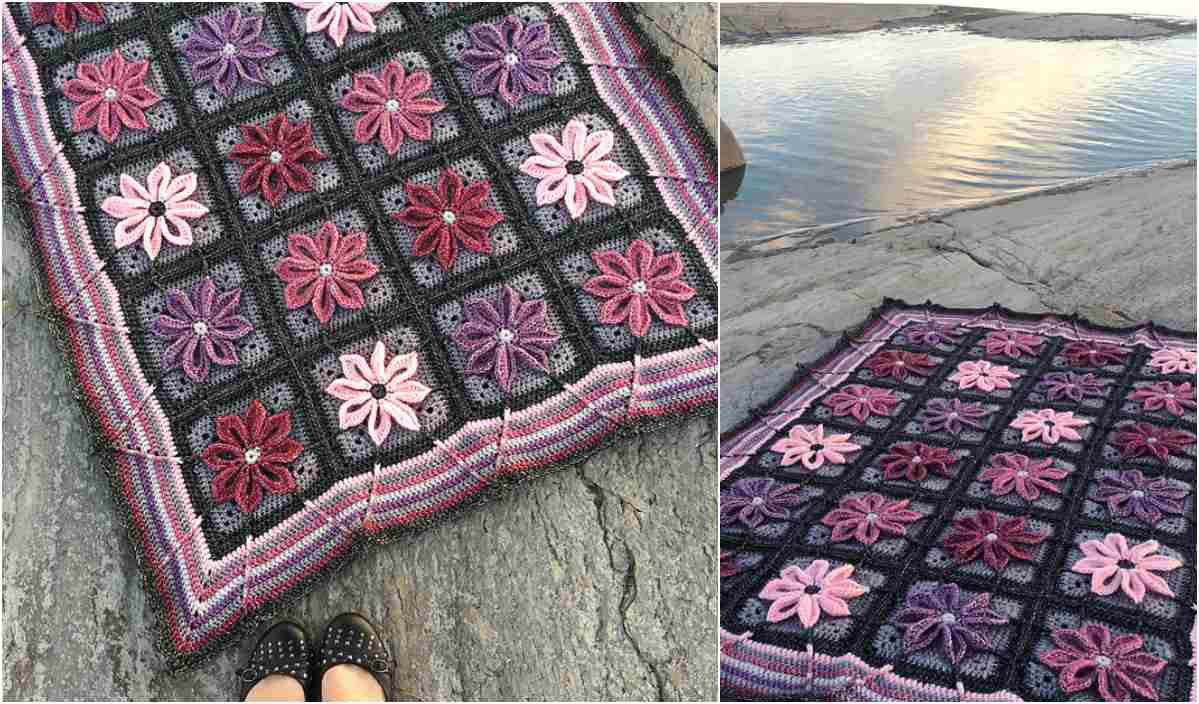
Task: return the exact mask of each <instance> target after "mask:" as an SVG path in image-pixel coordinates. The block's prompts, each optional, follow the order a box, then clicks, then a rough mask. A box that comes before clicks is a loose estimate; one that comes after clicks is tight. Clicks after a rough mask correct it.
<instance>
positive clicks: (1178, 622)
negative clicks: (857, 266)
mask: <svg viewBox="0 0 1199 704" xmlns="http://www.w3.org/2000/svg"><path fill="white" fill-rule="evenodd" d="M1195 348H1196V345H1195V335H1194V333H1183V332H1178V331H1174V330H1168V329H1164V328H1161V327H1158V326H1155V325H1152V324H1149V325H1144V326H1139V327H1134V328H1126V329H1114V328H1107V327H1102V326H1099V325H1093V324H1089V323H1087V322H1085V321H1083V320H1080V319H1078V318H1076V317H1059V316H1053V315H1026V314H1020V313H1013V312H1011V311H1006V310H1004V309H1001V308H999V307H994V308H990V309H985V310H955V309H948V308H942V307H939V306H934V305H932V304H927V305H922V306H910V305H906V304H903V303H900V302H897V301H888V302H886V303H884V305H883V306H882V307H881V308H880V309H878V310H877V311H875V313H874V314H873V315H872V316H871V318H870V319H869V320H867V321H866V322H865V323H864V324H862V325H861V326H860V327H858V328H856V329H855V330H854V331H852V332H851V333H849V334H848V335H847V336H846V337H845V338H844V339H843V340H842V342H841V343H840V344H839V345H838V346H837V347H836V348H835V349H834V350H832V351H831V352H830V353H829V354H828V355H826V356H825V357H824V358H822V359H821V360H820V361H818V362H817V363H816V364H814V365H812V366H810V367H806V368H803V369H801V370H800V371H799V373H798V374H797V376H796V379H795V381H794V384H793V386H792V387H791V388H789V389H787V390H785V391H784V393H783V394H782V395H781V396H779V397H778V398H777V399H775V400H774V401H773V402H771V403H770V404H768V405H767V406H765V407H764V408H763V410H761V411H760V412H758V413H757V415H756V417H755V418H753V419H751V420H750V421H748V422H747V423H746V424H745V425H744V426H743V427H742V428H741V429H740V430H739V431H735V432H734V433H732V434H731V436H730V437H728V438H726V439H725V440H724V442H723V445H722V448H721V506H720V522H721V552H720V571H721V626H722V632H721V643H722V666H721V689H722V693H723V696H724V698H726V699H771V698H798V699H807V700H814V699H829V700H845V701H853V700H858V701H862V700H867V701H875V700H880V699H883V700H886V699H891V700H926V701H927V700H944V701H949V700H953V701H958V700H962V699H968V700H972V701H974V700H977V701H999V700H1018V699H1027V700H1056V701H1064V700H1076V699H1079V700H1092V701H1093V700H1100V699H1103V700H1109V701H1118V700H1120V701H1122V700H1128V699H1129V698H1130V697H1131V698H1133V699H1139V700H1140V699H1148V700H1153V699H1156V700H1163V701H1164V700H1171V701H1181V700H1183V699H1185V698H1186V697H1188V696H1192V697H1193V691H1192V687H1193V685H1194V681H1195V677H1194V671H1193V669H1192V668H1193V664H1194V657H1195V655H1194V644H1193V638H1194V628H1195V609H1194V607H1195V483H1196V475H1195V472H1196V467H1195V440H1196V438H1195Z"/></svg>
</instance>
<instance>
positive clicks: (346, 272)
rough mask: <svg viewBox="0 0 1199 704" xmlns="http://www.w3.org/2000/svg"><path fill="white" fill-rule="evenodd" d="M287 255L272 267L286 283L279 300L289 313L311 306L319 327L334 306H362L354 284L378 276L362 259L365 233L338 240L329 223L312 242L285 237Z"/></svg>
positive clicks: (301, 236) (376, 269) (363, 300)
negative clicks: (281, 297) (319, 323)
mask: <svg viewBox="0 0 1199 704" xmlns="http://www.w3.org/2000/svg"><path fill="white" fill-rule="evenodd" d="M287 252H288V256H286V257H284V258H282V259H280V260H279V261H278V263H276V264H275V274H276V275H277V276H278V277H279V278H280V279H282V280H283V283H284V284H286V286H285V287H284V289H283V301H284V303H285V304H286V305H287V307H288V309H289V310H295V309H296V308H303V307H304V306H306V305H310V304H311V306H312V312H313V313H315V314H316V319H317V320H319V321H321V323H322V324H324V323H327V322H329V319H330V318H332V317H333V311H334V310H335V309H336V308H337V307H338V306H341V307H342V308H346V309H350V310H356V309H358V308H361V307H362V306H363V305H365V303H366V298H365V297H364V296H363V295H362V289H360V288H359V287H358V284H360V283H361V282H363V281H367V280H368V279H370V278H371V277H373V276H374V275H375V274H377V273H379V267H377V266H375V264H374V263H372V262H371V261H370V260H368V259H367V258H366V257H365V256H364V254H365V253H366V233H365V232H349V233H346V235H345V236H344V237H342V235H341V233H340V232H338V231H337V225H335V224H334V223H333V222H327V223H325V224H324V225H321V229H320V230H318V231H317V234H316V238H315V239H314V238H312V237H311V236H309V235H307V234H303V233H297V234H294V235H291V236H289V237H288V238H287Z"/></svg>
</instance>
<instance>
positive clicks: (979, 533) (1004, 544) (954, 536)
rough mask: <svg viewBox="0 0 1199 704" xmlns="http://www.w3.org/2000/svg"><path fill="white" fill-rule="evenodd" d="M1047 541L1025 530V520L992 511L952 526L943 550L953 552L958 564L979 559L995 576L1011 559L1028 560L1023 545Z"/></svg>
mask: <svg viewBox="0 0 1199 704" xmlns="http://www.w3.org/2000/svg"><path fill="white" fill-rule="evenodd" d="M1046 537H1048V536H1046V535H1045V534H1043V533H1034V532H1033V531H1031V530H1028V529H1026V528H1025V527H1024V518H1023V517H1017V518H1006V519H1002V520H1000V518H999V516H998V515H996V514H995V513H993V512H991V511H979V512H978V513H976V514H974V515H973V516H963V517H961V518H958V519H956V520H955V521H954V522H953V529H952V530H951V531H950V533H949V535H948V536H946V537H945V547H947V548H949V549H950V550H952V551H953V556H954V557H955V558H956V559H957V561H958V562H973V561H974V560H976V559H978V557H979V556H980V555H981V556H982V558H983V561H984V562H986V563H987V565H989V566H990V567H991V569H993V570H995V571H996V572H998V571H1000V570H1002V569H1003V568H1004V567H1007V565H1008V562H1009V561H1010V560H1011V558H1013V557H1014V558H1016V559H1017V560H1025V561H1028V560H1031V559H1032V553H1031V552H1029V551H1028V550H1027V549H1026V548H1024V547H1021V546H1023V545H1036V544H1037V543H1040V542H1042V541H1044V540H1045V538H1046Z"/></svg>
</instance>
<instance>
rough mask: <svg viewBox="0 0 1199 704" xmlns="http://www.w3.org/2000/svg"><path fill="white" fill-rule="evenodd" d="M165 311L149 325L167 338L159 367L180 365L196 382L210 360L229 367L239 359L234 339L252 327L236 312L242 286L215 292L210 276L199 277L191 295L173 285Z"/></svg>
mask: <svg viewBox="0 0 1199 704" xmlns="http://www.w3.org/2000/svg"><path fill="white" fill-rule="evenodd" d="M165 304H166V312H164V313H162V314H161V315H159V316H158V318H157V319H156V320H155V321H154V323H153V324H152V325H151V327H150V329H151V331H153V333H154V334H155V335H157V336H159V337H162V338H165V339H167V340H170V344H168V345H167V348H166V349H165V350H163V352H162V362H161V363H162V368H163V369H164V370H168V371H169V370H171V369H175V368H178V367H182V368H183V373H184V374H186V375H187V377H188V378H189V379H191V380H192V381H195V382H201V381H204V380H205V379H207V378H208V369H209V364H210V363H212V364H216V365H219V366H222V367H231V366H233V365H235V364H238V363H239V361H240V360H239V359H238V357H237V348H236V347H234V346H233V341H234V340H238V339H241V338H243V337H245V336H246V335H248V334H250V331H251V330H253V329H254V328H253V327H252V326H251V325H250V323H249V321H247V320H246V319H245V318H243V317H242V316H240V315H238V314H237V311H238V307H239V306H240V305H241V289H240V288H234V289H230V290H228V291H225V292H224V293H219V294H218V293H217V290H216V284H215V283H213V280H212V279H210V278H204V279H201V280H200V282H199V283H198V284H196V285H195V286H194V287H193V288H192V293H191V295H188V294H187V293H185V292H183V291H181V290H179V289H172V290H170V291H168V292H167V294H166V300H165Z"/></svg>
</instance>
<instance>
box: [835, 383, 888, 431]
mask: <svg viewBox="0 0 1199 704" xmlns="http://www.w3.org/2000/svg"><path fill="white" fill-rule="evenodd" d="M822 403H823V404H824V405H826V406H828V407H829V408H831V409H833V415H835V416H849V415H852V416H853V417H854V418H857V419H858V422H859V423H860V422H863V421H865V420H866V419H867V418H869V417H870V416H871V415H876V416H887V415H890V414H891V409H892V408H895V404H897V403H899V399H897V398H895V394H894V393H893V392H892V391H889V390H887V389H876V388H874V387H872V386H862V385H861V384H850V385H849V386H845V387H842V388H841V389H839V390H838V391H837V392H836V393H834V394H830V395H828V396H826V397H825V398H824V400H823V401H822Z"/></svg>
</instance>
